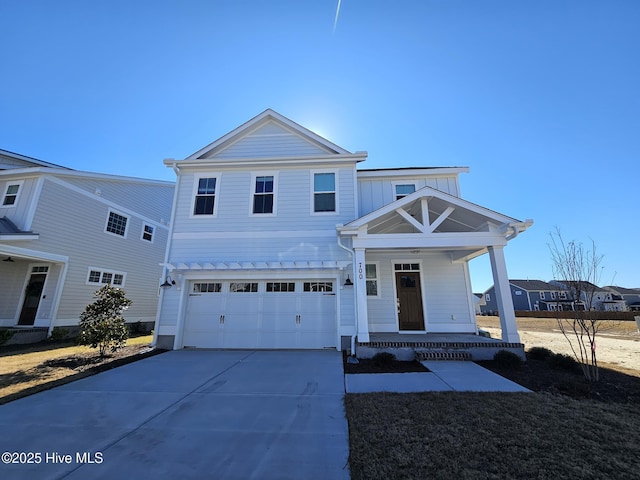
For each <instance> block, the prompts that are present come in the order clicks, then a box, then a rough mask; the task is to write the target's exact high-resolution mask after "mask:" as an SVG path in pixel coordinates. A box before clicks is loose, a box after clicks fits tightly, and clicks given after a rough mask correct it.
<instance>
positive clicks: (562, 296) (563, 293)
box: [559, 292, 567, 300]
mask: <svg viewBox="0 0 640 480" xmlns="http://www.w3.org/2000/svg"><path fill="white" fill-rule="evenodd" d="M559 295H560V298H561V299H562V300H566V299H567V292H559Z"/></svg>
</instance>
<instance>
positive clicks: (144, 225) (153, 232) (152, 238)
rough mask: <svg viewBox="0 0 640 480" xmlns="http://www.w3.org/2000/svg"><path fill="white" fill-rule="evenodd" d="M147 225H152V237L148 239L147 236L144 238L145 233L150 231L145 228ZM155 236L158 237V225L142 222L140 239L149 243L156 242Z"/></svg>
mask: <svg viewBox="0 0 640 480" xmlns="http://www.w3.org/2000/svg"><path fill="white" fill-rule="evenodd" d="M147 227H151V239H150V240H147V239H146V238H144V234H145V233H148V232H147V231H146V230H145V228H147ZM155 238H156V227H155V225H151V224H150V223H148V222H142V232H140V240H142V241H144V242H149V243H154V242H155Z"/></svg>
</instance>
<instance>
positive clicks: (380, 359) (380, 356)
mask: <svg viewBox="0 0 640 480" xmlns="http://www.w3.org/2000/svg"><path fill="white" fill-rule="evenodd" d="M395 359H396V356H395V355H394V354H393V353H389V352H380V353H376V354H375V355H374V356H373V359H372V360H373V364H374V365H375V366H377V367H381V368H383V367H388V366H390V365H391V364H392V363H393V362H394V361H395Z"/></svg>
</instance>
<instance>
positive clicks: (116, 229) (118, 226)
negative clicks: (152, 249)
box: [106, 211, 129, 237]
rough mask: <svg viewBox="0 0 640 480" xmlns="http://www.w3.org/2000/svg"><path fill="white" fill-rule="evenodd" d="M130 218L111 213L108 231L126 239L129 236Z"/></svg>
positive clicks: (108, 220)
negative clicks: (128, 223) (128, 225)
mask: <svg viewBox="0 0 640 480" xmlns="http://www.w3.org/2000/svg"><path fill="white" fill-rule="evenodd" d="M128 220H129V218H128V217H125V216H124V215H120V214H119V213H116V212H113V211H109V218H108V219H107V228H106V231H107V232H109V233H113V234H114V235H119V236H120V237H126V235H127V222H128Z"/></svg>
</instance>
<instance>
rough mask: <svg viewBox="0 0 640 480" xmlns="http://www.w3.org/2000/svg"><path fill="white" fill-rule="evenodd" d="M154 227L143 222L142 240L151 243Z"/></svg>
mask: <svg viewBox="0 0 640 480" xmlns="http://www.w3.org/2000/svg"><path fill="white" fill-rule="evenodd" d="M154 231H155V227H153V226H151V225H149V224H147V223H145V224H143V225H142V240H146V241H147V242H151V243H153V232H154Z"/></svg>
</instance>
